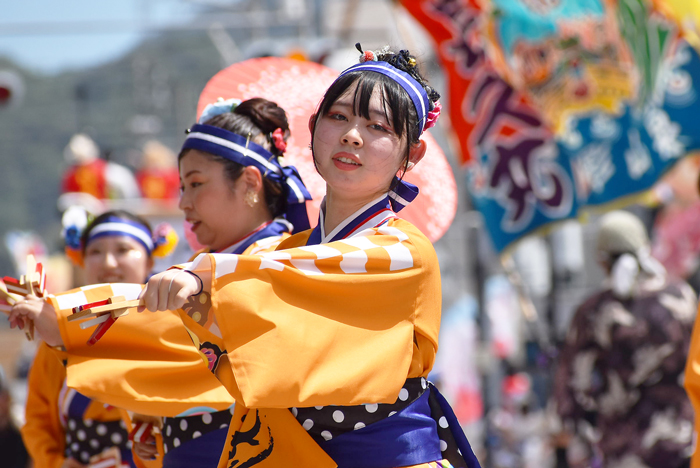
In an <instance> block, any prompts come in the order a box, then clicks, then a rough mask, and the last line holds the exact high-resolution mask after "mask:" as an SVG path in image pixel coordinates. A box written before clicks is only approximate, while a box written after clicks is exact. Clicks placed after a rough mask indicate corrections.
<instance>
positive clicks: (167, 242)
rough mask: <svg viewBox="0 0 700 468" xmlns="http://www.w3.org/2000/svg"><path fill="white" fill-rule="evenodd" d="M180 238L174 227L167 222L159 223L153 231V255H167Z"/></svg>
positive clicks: (171, 251)
mask: <svg viewBox="0 0 700 468" xmlns="http://www.w3.org/2000/svg"><path fill="white" fill-rule="evenodd" d="M179 240H180V238H179V237H178V235H177V232H175V229H173V227H172V226H171V225H170V224H168V223H161V224H159V225H158V226H157V227H156V229H155V230H154V231H153V245H154V246H155V248H154V249H153V256H154V257H167V256H168V255H170V254H171V253H173V251H174V250H175V247H177V243H178V241H179Z"/></svg>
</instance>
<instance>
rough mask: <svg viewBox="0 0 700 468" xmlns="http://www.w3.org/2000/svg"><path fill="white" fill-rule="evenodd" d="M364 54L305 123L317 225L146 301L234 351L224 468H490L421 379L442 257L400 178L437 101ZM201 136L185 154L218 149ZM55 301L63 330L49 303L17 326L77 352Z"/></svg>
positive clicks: (436, 319) (163, 287) (407, 65)
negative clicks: (322, 190) (415, 217)
mask: <svg viewBox="0 0 700 468" xmlns="http://www.w3.org/2000/svg"><path fill="white" fill-rule="evenodd" d="M361 57H362V59H361V60H362V61H361V63H360V64H358V65H355V66H353V67H351V68H349V69H348V70H346V71H344V72H343V73H341V75H340V76H339V78H338V79H337V80H336V81H335V82H334V83H333V84H332V85H331V87H330V88H329V90H328V91H327V93H326V95H325V97H324V99H323V101H322V102H321V104H320V105H319V108H318V112H317V113H316V114H315V115H313V116H312V117H311V118H310V121H309V128H310V130H311V132H312V147H313V154H314V161H315V163H316V167H317V169H318V172H319V173H320V174H321V176H322V177H323V178H324V179H325V181H326V184H327V186H326V189H327V191H326V198H325V201H324V203H323V204H322V206H321V213H320V216H319V223H318V226H316V228H315V229H313V230H311V231H306V232H303V233H299V234H297V235H294V236H292V237H290V238H289V239H287V240H285V241H283V242H282V243H281V244H280V245H279V246H278V248H277V250H276V251H274V252H270V253H264V254H261V255H259V256H251V255H217V254H203V255H199V256H198V257H197V258H195V259H194V261H192V262H191V263H189V264H186V265H182V266H181V269H173V270H169V271H167V272H164V273H162V274H160V275H157V276H156V277H154V278H152V279H151V280H149V283H148V285H147V287H146V288H145V290H143V291H142V292H140V293H139V294H140V297H141V299H142V300H143V303H144V308H145V309H147V310H152V311H156V310H159V311H166V310H176V309H180V312H179V313H180V316H181V318H182V320H183V323H184V324H185V325H186V326H187V327H188V329H189V330H190V332H191V333H192V334H193V335H195V340H194V341H195V343H200V344H201V343H204V342H211V343H214V344H216V345H217V346H218V347H219V348H220V349H221V350H222V354H221V355H220V356H217V357H216V358H215V359H214V362H213V366H212V371H213V372H214V373H215V375H216V376H217V378H218V379H219V380H220V381H221V382H222V383H223V384H224V386H225V387H226V388H227V389H228V391H229V392H230V393H231V395H233V397H234V398H235V400H236V406H235V411H234V415H233V419H232V420H231V425H230V429H229V434H228V436H227V442H226V449H225V451H224V453H223V454H222V457H221V461H220V463H219V466H220V467H236V468H242V467H252V466H254V467H259V468H264V467H273V466H274V467H278V466H314V467H335V466H339V467H356V468H365V467H367V468H369V467H373V468H391V467H399V466H403V467H408V466H416V467H437V466H439V467H450V466H455V467H469V468H475V467H478V466H479V463H478V461H477V460H476V458H475V457H474V454H473V452H472V450H471V447H470V446H469V443H468V442H467V440H466V438H465V437H464V434H463V433H462V432H461V429H460V428H459V423H458V422H457V420H456V418H455V417H454V414H453V413H452V411H451V409H450V408H449V405H448V404H447V402H446V401H445V400H444V399H443V398H442V397H441V396H440V395H439V393H438V392H437V390H436V389H435V388H434V387H433V386H432V385H430V384H429V383H428V382H427V381H426V379H425V378H426V377H427V375H428V372H429V371H430V369H431V368H432V365H433V361H434V358H435V352H436V349H437V339H438V336H437V335H438V330H439V325H440V310H441V304H440V301H441V293H440V272H439V267H438V263H437V257H436V254H435V250H434V248H433V246H432V245H431V243H430V241H429V240H428V239H427V238H426V237H425V235H423V234H422V233H421V232H420V231H419V230H418V229H416V228H415V227H414V226H412V225H411V224H410V223H408V222H406V221H404V220H402V219H400V218H399V217H398V216H397V214H396V213H397V212H398V211H399V210H400V209H401V208H403V206H405V205H406V204H408V203H410V201H411V200H413V199H414V198H415V197H416V196H417V194H418V190H417V188H416V187H415V186H412V185H410V184H407V183H405V182H403V181H402V180H401V177H402V175H403V174H404V173H405V172H406V171H408V170H410V169H411V168H412V167H413V166H414V165H415V164H417V163H419V161H420V160H421V158H422V157H423V155H424V154H425V143H424V142H423V141H421V140H420V135H421V134H422V132H423V130H424V129H425V128H428V127H430V126H431V125H432V124H434V121H435V119H436V118H437V114H438V113H439V104H438V103H437V100H438V98H439V95H438V94H437V93H436V92H435V91H434V90H432V88H430V87H429V86H428V85H427V84H426V82H425V80H424V79H423V78H422V77H421V76H420V74H419V72H418V70H417V68H416V62H415V59H414V58H413V57H412V56H410V55H409V54H408V52H407V51H400V52H398V53H392V52H389V51H388V50H383V51H381V52H376V53H375V52H371V51H366V52H363V53H362V56H361ZM195 130H196V129H195V128H193V132H192V133H191V134H190V136H189V137H188V142H189V143H188V142H186V143H185V145H188V144H198V143H197V141H196V140H197V139H200V138H202V139H204V140H206V139H207V137H206V136H202V135H201V134H197V133H196V132H195ZM193 134H194V135H193ZM183 270H184V271H183ZM202 294H207V295H210V296H209V297H211V304H210V305H207V307H198V306H196V303H197V298H198V297H199V296H200V295H202ZM64 297H65V296H64ZM57 299H60V298H57ZM59 302H60V301H54V304H55V305H57V306H58V308H59V309H63V310H61V312H60V313H59V320H58V326H57V323H56V322H57V321H56V313H55V311H54V307H51V306H50V305H49V304H48V303H46V305H43V306H42V305H39V306H32V305H18V306H15V307H14V309H13V311H12V313H11V321H12V323H20V322H22V320H23V317H24V316H28V317H29V318H31V319H33V320H34V321H35V324H36V327H37V330H39V332H40V333H41V334H42V336H43V337H44V338H45V339H47V340H48V341H49V342H51V343H52V344H55V345H60V344H64V345H65V346H66V348H67V349H68V350H69V352H71V353H75V352H77V353H79V352H81V351H80V350H81V349H82V348H83V347H84V345H83V343H82V342H81V341H79V340H77V339H76V337H77V336H78V335H79V331H78V330H76V328H77V327H75V326H74V325H73V324H72V323H69V322H67V321H66V320H65V318H64V317H65V316H66V315H67V314H68V311H66V310H65V309H67V306H69V305H72V304H73V303H72V302H71V301H69V300H63V301H62V304H59ZM194 313H198V314H199V315H198V317H200V318H201V320H199V321H198V322H197V323H193V320H192V314H194ZM200 346H201V345H200Z"/></svg>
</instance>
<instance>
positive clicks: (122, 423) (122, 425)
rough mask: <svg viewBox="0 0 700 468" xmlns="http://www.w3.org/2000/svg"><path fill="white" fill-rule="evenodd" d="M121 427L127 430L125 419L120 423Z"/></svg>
mask: <svg viewBox="0 0 700 468" xmlns="http://www.w3.org/2000/svg"><path fill="white" fill-rule="evenodd" d="M119 425H120V426H121V428H122V429H126V423H125V422H124V420H123V419H122V420H121V421H119Z"/></svg>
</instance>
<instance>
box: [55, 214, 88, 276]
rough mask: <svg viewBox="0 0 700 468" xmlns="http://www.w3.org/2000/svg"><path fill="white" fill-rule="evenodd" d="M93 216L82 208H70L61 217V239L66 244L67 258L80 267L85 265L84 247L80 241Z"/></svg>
mask: <svg viewBox="0 0 700 468" xmlns="http://www.w3.org/2000/svg"><path fill="white" fill-rule="evenodd" d="M90 220H91V215H90V214H89V213H88V212H87V211H86V210H85V208H83V207H82V206H71V207H69V208H68V209H67V210H66V211H65V212H64V213H63V216H62V217H61V224H62V225H63V229H62V230H61V237H63V241H64V242H65V244H66V245H65V252H66V256H67V257H68V258H69V259H70V260H71V261H72V262H73V263H74V264H75V265H78V266H82V265H83V255H82V245H81V243H80V239H81V237H82V236H83V231H85V228H86V227H87V225H88V224H89V223H90Z"/></svg>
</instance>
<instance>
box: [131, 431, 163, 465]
mask: <svg viewBox="0 0 700 468" xmlns="http://www.w3.org/2000/svg"><path fill="white" fill-rule="evenodd" d="M134 453H135V454H136V456H137V457H139V458H140V459H141V460H155V459H156V457H157V456H158V448H156V439H155V437H153V436H152V435H151V436H150V437H149V438H148V440H147V441H146V442H134Z"/></svg>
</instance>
